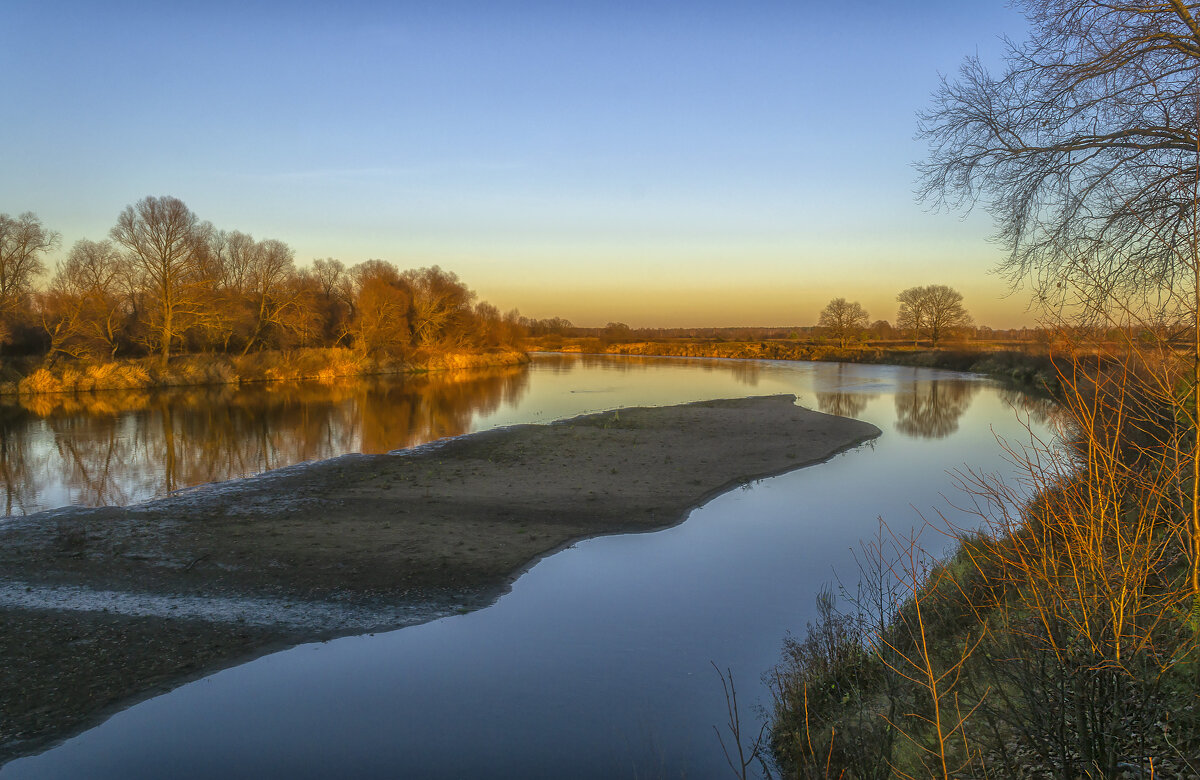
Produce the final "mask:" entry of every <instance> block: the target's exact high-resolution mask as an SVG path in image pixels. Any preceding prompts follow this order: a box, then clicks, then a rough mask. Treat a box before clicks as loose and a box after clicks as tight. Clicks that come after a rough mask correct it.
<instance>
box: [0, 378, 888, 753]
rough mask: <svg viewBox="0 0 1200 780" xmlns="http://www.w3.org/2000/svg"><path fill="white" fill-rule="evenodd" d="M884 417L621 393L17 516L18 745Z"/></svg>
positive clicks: (757, 473)
mask: <svg viewBox="0 0 1200 780" xmlns="http://www.w3.org/2000/svg"><path fill="white" fill-rule="evenodd" d="M877 435H879V431H878V429H876V428H875V427H874V426H872V425H869V424H867V423H863V422H860V421H856V420H849V419H845V418H840V417H831V416H829V415H824V414H820V413H818V412H813V411H810V410H807V409H803V408H800V407H797V406H795V404H794V398H793V397H792V396H771V397H765V398H750V399H738V400H729V401H712V402H702V403H695V404H686V405H682V406H674V407H666V408H635V409H621V410H619V411H617V412H606V413H601V414H595V415H588V416H584V417H578V418H574V419H571V420H567V421H563V422H559V423H553V424H549V425H523V426H515V427H512V428H507V429H501V430H494V431H488V432H484V433H479V434H474V435H471V436H465V437H460V438H456V439H450V440H446V441H443V442H438V443H435V444H433V445H426V446H423V447H418V448H416V449H414V450H408V451H404V452H400V453H394V454H389V455H373V456H365V455H353V456H345V457H341V458H336V459H333V460H329V461H324V462H321V463H315V464H303V465H300V466H294V467H289V468H286V469H280V470H279V471H275V472H270V473H268V474H264V475H261V476H258V477H254V478H251V479H245V480H237V481H232V482H227V483H220V484H217V485H209V486H204V487H201V488H196V489H192V490H189V491H185V492H182V493H178V494H175V495H172V496H170V497H167V498H164V499H160V500H157V501H153V502H149V503H146V504H142V505H138V506H133V507H119V508H102V509H71V510H61V511H56V512H46V513H42V514H40V515H34V516H31V517H29V518H15V519H12V520H6V521H0V562H2V563H0V566H2V568H0V571H3V575H2V576H0V621H3V630H2V631H0V652H2V653H3V657H4V658H5V664H4V666H3V672H2V676H0V762H2V761H5V760H8V759H11V758H13V757H15V756H17V755H22V754H26V753H30V752H34V751H36V750H38V749H42V748H44V747H45V746H47V745H48V744H51V743H53V742H54V741H55V740H58V739H61V738H63V737H64V736H66V735H69V734H71V733H75V732H78V731H79V730H81V729H82V728H84V727H86V726H89V725H92V724H94V723H95V722H97V721H98V720H101V719H103V718H104V717H107V715H109V714H111V713H112V712H115V711H117V710H119V709H121V708H123V707H126V706H128V705H129V704H131V703H133V702H135V701H137V700H139V699H142V698H146V697H147V696H151V695H155V694H157V693H160V692H162V691H165V690H169V689H170V688H172V687H175V686H177V685H179V684H181V683H182V682H185V681H187V680H190V679H194V678H196V677H199V676H202V675H204V674H207V673H209V672H211V671H213V670H215V669H218V668H222V667H226V666H230V665H233V664H235V663H241V662H243V661H245V660H247V659H249V658H251V657H254V656H256V655H262V654H263V653H266V652H271V651H274V650H276V649H279V648H282V647H286V646H290V645H295V644H298V643H301V642H307V641H316V640H321V639H328V638H331V637H334V636H340V635H346V634H354V633H365V632H368V631H375V630H385V629H391V628H398V627H402V626H405V625H413V624H415V623H420V622H425V621H428V620H432V619H436V618H437V617H441V616H444V615H448V614H453V613H455V612H462V611H469V610H471V609H477V608H480V607H482V606H486V605H487V604H490V603H492V602H493V601H494V600H495V599H496V598H497V597H498V596H499V595H500V594H502V593H503V592H504V591H505V590H506V589H507V588H508V587H509V585H510V584H511V583H512V581H513V580H514V579H515V578H516V577H517V576H519V574H520V573H521V572H522V571H524V570H525V569H527V568H528V567H529V566H531V565H532V564H533V563H536V561H537V560H539V559H540V558H542V557H544V556H545V555H547V554H550V553H552V552H554V551H556V550H558V549H561V548H562V547H564V546H566V545H569V544H571V543H572V542H574V541H576V540H579V539H583V538H587V537H592V536H598V535H602V534H611V533H630V532H641V531H651V530H657V529H661V528H664V527H667V526H670V525H673V524H675V523H678V522H680V521H681V520H683V519H684V517H686V515H687V513H688V511H690V509H692V508H693V507H695V506H697V505H699V504H701V503H703V502H704V501H706V500H707V499H708V498H710V497H712V496H714V495H716V494H719V493H722V492H725V491H726V490H728V489H730V488H731V487H734V486H736V485H738V484H743V483H746V482H749V481H752V480H755V479H760V478H763V477H767V476H771V475H774V474H779V473H783V472H786V471H790V470H792V469H795V468H799V467H801V466H805V465H809V464H811V463H816V462H819V461H822V460H825V459H827V458H829V457H830V456H832V455H834V454H836V453H837V452H839V451H841V450H844V449H846V448H848V447H851V446H854V445H856V444H859V443H861V442H863V441H866V440H868V439H871V438H874V437H875V436H877Z"/></svg>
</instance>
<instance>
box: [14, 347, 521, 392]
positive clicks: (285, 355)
mask: <svg viewBox="0 0 1200 780" xmlns="http://www.w3.org/2000/svg"><path fill="white" fill-rule="evenodd" d="M528 362H529V356H528V355H526V354H525V353H524V352H521V351H518V350H513V349H496V350H490V351H483V352H417V353H415V354H414V355H412V356H411V357H409V358H408V359H406V360H400V359H376V358H370V357H367V356H366V355H363V354H362V353H360V352H356V351H354V350H351V349H345V348H340V347H333V348H328V349H317V348H311V349H297V350H291V351H287V352H255V353H251V354H249V355H240V356H239V355H180V356H178V357H176V358H173V359H172V360H171V361H170V363H168V364H167V365H166V366H163V365H162V363H161V362H159V361H158V359H156V358H140V359H136V360H119V361H112V362H106V363H84V362H60V363H58V364H56V365H55V366H52V367H44V366H31V367H30V368H29V370H28V373H26V374H22V373H21V372H20V371H13V370H11V369H10V374H9V376H6V377H4V379H3V381H0V396H4V395H10V396H11V395H20V396H33V395H47V394H55V393H87V392H93V391H97V390H152V389H159V388H168V387H191V386H202V385H228V384H246V383H256V382H294V381H301V380H309V379H315V380H320V381H332V380H334V379H339V378H343V377H355V376H373V375H379V374H404V373H421V372H426V371H444V370H452V369H471V368H488V367H493V366H509V365H519V364H523V363H528Z"/></svg>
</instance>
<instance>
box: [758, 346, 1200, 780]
mask: <svg viewBox="0 0 1200 780" xmlns="http://www.w3.org/2000/svg"><path fill="white" fill-rule="evenodd" d="M1075 367H1076V368H1080V369H1081V370H1080V371H1077V372H1072V373H1066V372H1064V373H1062V374H1060V375H1059V377H1058V379H1059V382H1058V385H1059V387H1060V388H1061V392H1060V393H1059V394H1058V401H1059V406H1060V413H1061V415H1062V420H1061V422H1062V428H1063V431H1064V433H1065V434H1066V441H1065V442H1064V443H1063V444H1062V445H1061V447H1060V448H1056V447H1053V446H1050V445H1044V444H1041V443H1038V442H1034V443H1032V444H1031V445H1027V446H1026V447H1021V448H1019V449H1015V450H1011V451H1010V454H1011V455H1012V457H1013V462H1014V463H1015V464H1016V465H1018V467H1019V469H1020V472H1021V474H1020V478H1019V479H1018V480H1017V481H1015V482H1014V483H1005V482H1002V481H1000V480H999V479H997V478H995V477H991V476H988V475H982V474H971V473H967V474H964V475H962V476H961V486H962V488H963V493H962V495H960V496H959V497H958V499H957V500H955V501H954V503H956V505H958V506H960V507H962V506H965V507H968V508H973V509H974V512H975V515H976V517H975V520H977V524H976V526H975V527H973V528H966V529H960V530H957V531H954V534H955V536H956V537H957V542H958V548H957V551H956V552H955V553H954V554H953V555H952V556H951V557H950V558H948V559H945V560H940V561H938V560H934V559H933V558H931V557H930V556H929V555H928V554H927V553H926V552H925V551H924V550H923V549H922V548H921V546H920V543H919V541H918V540H916V539H914V538H897V537H896V536H894V535H892V534H890V533H889V532H888V531H887V528H886V526H881V531H880V535H879V537H878V538H877V539H875V540H873V541H871V542H869V543H867V544H865V545H863V546H862V547H861V548H860V550H859V556H858V558H859V563H860V568H861V572H860V574H861V580H860V585H859V587H858V589H857V590H855V591H854V592H850V593H843V594H841V601H840V603H838V602H837V600H836V599H834V597H833V596H832V595H831V594H828V593H827V594H823V595H822V597H821V598H820V599H819V601H818V605H819V610H818V615H819V616H818V619H817V620H816V621H814V622H812V623H811V624H809V626H808V632H807V635H806V636H805V638H804V639H802V640H798V639H789V640H788V641H787V642H785V646H784V654H783V661H782V663H781V664H780V665H779V666H778V667H777V668H776V669H775V670H774V672H773V674H772V675H771V678H770V679H771V683H772V694H773V697H774V708H773V719H772V723H771V731H770V747H771V749H772V753H773V755H774V757H775V759H776V761H777V763H778V765H779V768H780V769H782V770H783V774H784V775H785V776H797V777H808V778H815V777H820V778H826V777H845V778H879V779H880V780H883V779H884V778H893V777H943V778H949V777H1023V778H1025V777H1027V778H1060V777H1061V778H1085V777H1086V778H1114V777H1131V778H1132V777H1146V778H1149V777H1156V778H1192V777H1196V776H1200V758H1198V757H1200V700H1198V699H1197V695H1196V690H1197V685H1198V683H1200V596H1198V595H1197V593H1196V591H1195V590H1194V588H1193V586H1192V584H1191V572H1192V567H1193V566H1194V565H1195V561H1194V560H1193V559H1192V558H1191V554H1190V552H1189V550H1190V545H1191V544H1192V539H1191V536H1192V535H1191V532H1190V531H1189V526H1190V523H1191V518H1192V514H1191V512H1192V511H1193V509H1194V506H1193V505H1192V503H1191V496H1192V487H1191V485H1192V479H1193V478H1194V477H1193V475H1192V472H1191V471H1190V468H1188V464H1187V462H1186V461H1187V458H1185V457H1181V456H1183V455H1186V454H1187V453H1188V452H1189V451H1190V448H1191V447H1192V446H1194V444H1193V442H1194V436H1195V430H1194V428H1191V427H1189V426H1188V425H1187V424H1186V423H1183V424H1181V423H1179V422H1178V421H1177V420H1175V419H1174V418H1172V416H1171V415H1169V414H1164V411H1165V410H1164V407H1163V405H1162V404H1161V403H1155V402H1152V400H1151V397H1150V396H1149V395H1148V393H1147V391H1146V388H1147V387H1148V386H1149V385H1148V382H1147V380H1148V376H1149V375H1148V373H1147V372H1146V367H1145V365H1136V364H1132V363H1124V364H1118V363H1115V362H1113V363H1106V364H1103V365H1102V367H1101V368H1100V369H1098V368H1097V367H1096V365H1095V363H1094V362H1093V363H1091V364H1090V365H1089V366H1088V367H1086V368H1084V367H1081V366H1080V365H1079V364H1075Z"/></svg>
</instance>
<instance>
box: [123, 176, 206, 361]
mask: <svg viewBox="0 0 1200 780" xmlns="http://www.w3.org/2000/svg"><path fill="white" fill-rule="evenodd" d="M109 235H111V236H112V239H113V240H114V241H116V242H117V243H118V244H121V245H122V246H124V247H125V248H126V250H128V255H127V256H128V260H129V263H130V265H131V266H132V268H133V270H134V271H135V272H136V273H137V274H138V275H139V276H140V277H141V279H142V280H143V283H144V285H145V290H144V292H145V294H146V295H147V297H148V299H149V300H148V302H147V303H148V305H146V306H145V307H144V308H143V310H142V312H143V316H144V317H145V320H146V325H147V326H148V328H149V329H150V332H151V333H152V334H154V335H153V337H154V338H155V340H157V342H158V344H157V347H158V350H159V355H160V357H161V359H162V362H163V364H164V365H165V364H166V363H167V361H168V360H169V359H170V356H171V344H172V342H173V341H174V340H175V339H177V338H179V337H180V336H181V335H182V334H183V332H184V330H185V329H186V319H187V318H189V317H195V316H199V315H201V314H204V313H205V312H204V309H203V303H204V294H203V293H204V289H203V288H204V286H205V282H206V281H207V277H206V275H205V274H204V273H203V271H204V268H205V259H206V252H207V247H206V246H205V239H206V231H205V230H204V227H203V226H202V225H201V223H200V221H199V220H198V219H197V218H196V215H195V214H194V213H192V211H191V210H190V209H188V207H187V206H185V205H184V203H183V201H181V200H179V199H178V198H172V197H170V196H164V197H159V198H156V197H150V196H148V197H145V198H142V199H141V200H139V201H138V202H137V203H135V204H134V205H132V206H127V207H126V208H125V210H124V211H122V212H121V214H120V216H119V217H117V224H116V226H114V227H113V229H112V231H110V233H109Z"/></svg>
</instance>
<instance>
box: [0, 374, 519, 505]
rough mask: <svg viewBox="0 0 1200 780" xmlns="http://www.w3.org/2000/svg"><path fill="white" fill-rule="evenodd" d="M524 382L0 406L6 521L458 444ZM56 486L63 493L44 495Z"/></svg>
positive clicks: (261, 389)
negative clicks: (342, 459)
mask: <svg viewBox="0 0 1200 780" xmlns="http://www.w3.org/2000/svg"><path fill="white" fill-rule="evenodd" d="M528 376H529V375H528V372H527V371H525V370H524V368H523V367H520V366H511V367H504V368H496V369H483V370H471V371H452V372H451V371H448V372H439V373H435V374H429V375H425V376H419V377H409V378H404V379H402V380H401V379H398V378H395V377H392V378H387V377H374V378H368V379H363V380H350V379H347V380H343V381H337V382H334V383H318V382H306V383H272V384H261V385H248V386H242V387H235V386H221V387H198V388H181V389H178V390H174V391H169V392H154V393H152V392H131V393H123V392H104V393H90V394H74V395H72V394H64V395H53V396H51V395H46V396H35V397H30V398H27V399H22V400H21V407H20V408H18V407H13V406H9V407H0V409H3V410H4V413H3V415H2V416H0V478H2V479H3V480H4V486H5V491H6V504H5V513H6V514H23V513H26V512H31V511H39V510H41V509H46V508H49V507H51V506H55V505H59V504H64V503H71V504H83V505H87V506H103V505H114V504H128V503H131V502H133V501H138V500H144V499H146V498H150V497H153V496H160V495H163V494H165V493H168V492H171V491H173V490H178V489H180V488H184V487H189V486H192V485H198V484H203V483H207V482H216V481H220V480H226V479H233V478H237V477H244V476H249V475H252V474H257V473H260V472H263V471H267V470H270V469H275V468H279V467H281V466H286V465H290V464H293V463H301V462H304V461H311V460H321V459H325V458H330V457H334V456H337V455H340V454H343V453H347V452H364V453H372V454H378V453H383V452H389V451H391V450H396V449H402V448H406V447H412V446H415V445H417V444H423V443H425V442H428V441H432V440H434V439H438V438H442V437H446V436H457V435H461V434H464V433H468V432H470V430H471V424H472V421H473V420H474V419H475V417H476V416H477V415H481V414H489V413H491V412H494V411H496V410H497V409H498V408H499V407H500V405H501V404H503V403H506V402H507V403H515V402H516V401H517V400H518V399H519V398H520V397H521V396H522V395H523V394H524V392H525V390H526V388H527V385H528V381H529V379H528ZM39 433H40V434H49V435H39ZM33 461H37V462H36V464H34V463H33ZM33 473H36V474H38V475H40V478H38V479H34V478H33V477H32V474H33ZM52 482H57V484H58V485H59V494H57V495H55V496H47V495H43V494H44V493H45V492H46V488H47V485H49V484H50V483H52Z"/></svg>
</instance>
